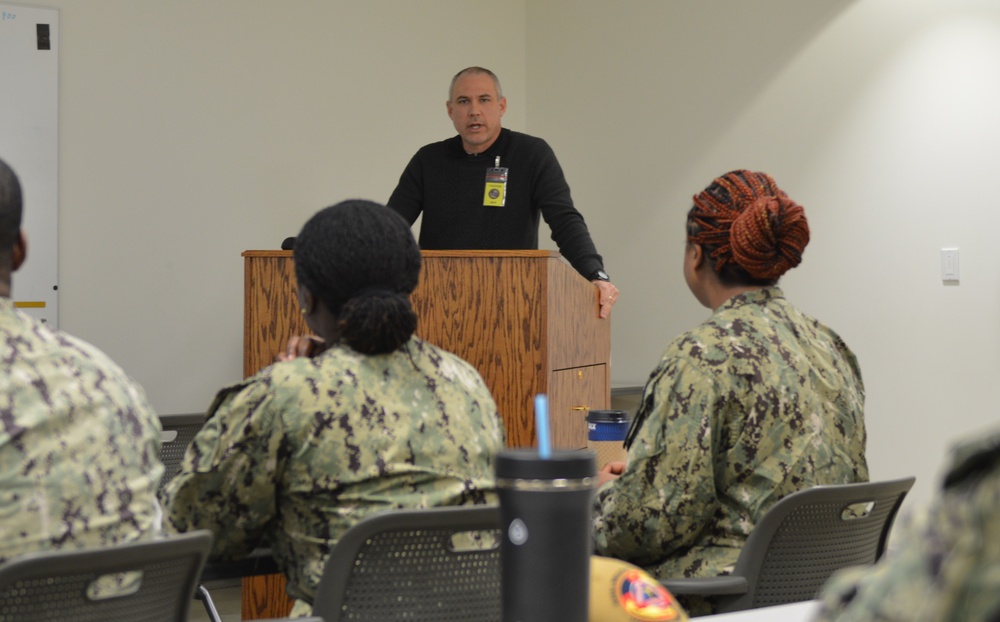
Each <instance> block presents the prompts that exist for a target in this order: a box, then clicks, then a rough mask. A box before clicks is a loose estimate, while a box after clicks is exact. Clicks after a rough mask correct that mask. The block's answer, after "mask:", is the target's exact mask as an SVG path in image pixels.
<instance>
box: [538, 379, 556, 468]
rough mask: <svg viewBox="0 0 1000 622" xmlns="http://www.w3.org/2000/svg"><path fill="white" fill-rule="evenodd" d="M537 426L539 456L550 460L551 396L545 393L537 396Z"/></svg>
mask: <svg viewBox="0 0 1000 622" xmlns="http://www.w3.org/2000/svg"><path fill="white" fill-rule="evenodd" d="M535 427H536V428H537V434H538V457H539V458H541V459H542V460H548V459H549V458H550V457H552V445H551V443H550V442H549V398H548V397H546V395H545V394H544V393H539V394H538V395H536V396H535Z"/></svg>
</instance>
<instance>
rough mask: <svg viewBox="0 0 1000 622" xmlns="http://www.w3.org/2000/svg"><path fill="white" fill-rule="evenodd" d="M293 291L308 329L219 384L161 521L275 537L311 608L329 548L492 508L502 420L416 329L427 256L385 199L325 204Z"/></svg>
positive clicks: (465, 369)
mask: <svg viewBox="0 0 1000 622" xmlns="http://www.w3.org/2000/svg"><path fill="white" fill-rule="evenodd" d="M294 261H295V275H296V278H297V280H298V300H299V303H300V306H301V309H302V313H303V314H304V316H305V320H306V324H307V325H308V326H309V328H310V330H312V331H313V332H314V333H315V334H316V335H317V336H318V338H314V337H303V338H298V337H294V338H292V339H290V340H289V344H288V349H287V351H286V352H284V353H282V354H281V355H280V357H279V361H278V362H277V363H275V364H273V365H271V366H270V367H268V368H266V369H264V370H262V371H260V372H259V373H257V374H256V375H254V376H252V377H250V378H247V379H246V380H244V381H243V382H240V383H238V384H236V385H233V386H231V387H228V388H225V389H222V390H221V391H220V392H219V394H218V395H217V397H216V398H215V401H214V402H213V403H212V405H211V407H210V408H209V412H208V419H207V421H206V423H205V427H204V429H203V430H202V431H201V432H200V433H199V434H198V435H197V436H196V437H195V439H194V440H193V441H192V443H191V446H190V447H189V448H188V450H187V453H186V455H185V457H184V461H183V463H182V466H181V469H180V472H179V473H178V475H177V476H176V477H175V478H174V479H173V480H172V481H171V482H170V483H169V484H167V486H166V489H165V491H164V498H165V501H166V505H167V507H168V512H167V515H168V518H169V526H170V527H171V528H172V529H174V530H177V531H190V530H194V529H210V530H211V531H212V532H213V533H214V534H215V545H214V547H213V554H215V555H218V556H222V557H224V558H230V559H234V558H239V557H242V556H245V555H246V554H247V553H249V552H250V551H252V550H253V549H254V548H255V547H257V546H258V545H266V546H269V547H270V548H271V551H272V552H273V555H274V558H275V560H276V561H277V563H278V566H279V567H280V568H281V569H282V572H284V574H285V575H286V577H287V578H288V593H289V594H290V595H291V596H292V597H293V598H295V599H296V603H295V605H294V608H293V610H292V614H293V615H296V616H297V615H304V614H307V613H309V612H311V609H312V601H313V597H314V596H315V593H316V587H317V585H318V584H319V580H320V578H321V577H322V574H323V568H324V566H325V565H326V560H327V557H328V556H329V554H330V550H331V548H332V547H333V545H334V544H335V543H336V542H337V540H338V539H339V538H340V537H341V535H342V534H343V533H344V532H345V531H346V530H347V529H348V528H350V527H351V526H352V525H354V524H355V523H357V522H358V521H360V520H361V519H362V518H364V517H366V516H368V515H371V514H373V513H375V512H379V511H383V510H392V509H398V508H428V507H435V506H451V505H468V504H484V503H490V504H496V503H497V501H498V500H497V496H496V492H495V476H494V464H495V458H496V455H497V453H498V452H499V451H500V449H501V448H502V447H503V446H504V428H503V423H502V422H501V420H500V418H499V416H498V414H497V410H496V405H495V403H494V401H493V398H492V396H491V395H490V392H489V390H488V389H487V387H486V385H485V384H484V382H483V380H482V378H481V377H480V375H479V373H478V372H477V371H476V370H475V369H474V368H473V367H472V366H471V365H470V364H468V363H467V362H465V361H463V360H462V359H460V358H459V357H457V356H455V355H454V354H451V353H450V352H446V351H444V350H441V349H440V348H437V347H435V346H433V345H431V344H429V343H427V342H425V341H423V340H421V339H419V338H418V337H416V336H415V335H414V330H415V329H416V326H417V316H416V314H415V312H414V310H413V307H412V306H411V304H410V300H409V294H410V293H411V292H412V291H413V290H414V288H416V286H417V281H418V278H419V276H420V265H421V255H420V250H419V249H418V248H417V244H416V241H415V240H414V239H413V235H412V233H411V232H410V229H409V226H408V225H407V224H406V223H405V222H404V221H403V219H402V218H400V217H399V215H397V214H396V213H394V212H393V211H392V210H389V209H387V208H386V207H384V206H382V205H379V204H377V203H373V202H370V201H361V200H352V201H344V202H342V203H338V204H337V205H334V206H332V207H328V208H326V209H324V210H321V211H320V212H318V213H317V214H316V215H314V216H313V217H312V218H310V219H309V221H308V222H306V224H305V226H304V227H303V228H302V231H301V233H300V234H299V235H298V236H297V237H296V243H295V254H294Z"/></svg>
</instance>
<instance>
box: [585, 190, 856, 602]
mask: <svg viewBox="0 0 1000 622" xmlns="http://www.w3.org/2000/svg"><path fill="white" fill-rule="evenodd" d="M808 242H809V225H808V222H807V221H806V216H805V211H804V210H803V208H802V207H801V206H800V205H798V204H797V203H795V202H794V201H792V200H791V199H790V198H789V197H788V196H787V195H786V194H785V192H783V191H782V190H781V189H780V188H778V186H777V185H776V184H775V182H774V180H773V179H772V178H771V177H770V176H768V175H766V174H764V173H756V172H750V171H745V170H740V171H733V172H730V173H728V174H726V175H723V176H722V177H719V178H717V179H716V180H715V181H714V182H712V184H711V185H710V186H709V187H708V188H706V189H705V190H704V191H703V192H701V193H700V194H698V195H697V196H695V197H694V206H693V207H692V208H691V210H690V211H689V213H688V216H687V245H686V247H685V252H684V277H685V280H686V281H687V284H688V287H689V288H690V290H691V292H692V293H693V294H694V296H695V298H697V299H698V301H699V302H700V303H701V304H702V305H704V306H706V307H708V308H709V309H712V315H711V317H709V319H708V320H706V321H705V322H704V323H703V324H701V325H700V326H698V327H696V328H694V329H692V330H690V331H688V332H686V333H684V334H682V335H680V336H679V337H678V338H677V339H675V340H674V342H673V343H672V344H671V345H670V346H669V347H668V348H667V350H666V352H665V353H664V355H663V357H662V359H661V360H660V362H659V364H658V365H657V366H656V368H655V369H654V370H653V372H652V373H651V374H650V377H649V380H648V381H647V383H646V386H645V388H644V390H643V395H642V401H641V404H640V406H639V408H638V411H637V413H636V416H635V418H634V419H633V422H632V425H631V428H630V430H629V433H628V436H627V437H626V440H625V444H626V447H627V448H628V454H627V459H626V462H625V463H620V462H619V463H612V464H610V465H608V466H606V467H605V468H604V469H603V470H602V472H601V473H600V474H599V479H600V480H601V483H602V486H601V487H600V488H599V489H598V492H597V495H596V500H595V514H594V539H595V546H596V552H597V554H599V555H606V556H609V557H617V558H619V559H623V560H626V561H629V562H632V563H634V564H636V565H638V566H641V567H643V568H645V569H646V570H647V571H648V572H650V574H652V575H653V576H655V577H658V578H661V579H665V578H670V577H701V576H716V575H721V574H726V573H727V572H729V571H731V570H732V567H733V564H734V563H735V561H736V558H737V557H738V556H739V554H740V550H741V549H742V548H743V545H744V543H745V542H746V539H747V537H748V536H749V535H750V532H751V531H753V528H754V525H756V524H757V522H758V521H759V520H760V518H761V517H762V516H763V515H764V514H765V513H766V512H767V511H768V509H770V508H771V507H772V506H773V505H774V504H775V503H776V502H777V501H778V500H779V499H781V498H782V497H784V496H786V495H788V494H790V493H792V492H795V491H797V490H800V489H803V488H808V487H811V486H816V485H819V484H848V483H853V482H864V481H867V480H868V467H867V463H866V460H865V442H866V435H865V424H864V415H863V411H864V397H865V393H864V385H863V383H862V379H861V370H860V368H859V366H858V362H857V360H856V358H855V356H854V354H853V353H852V352H851V350H850V349H849V348H848V347H847V345H846V344H845V343H844V341H843V340H842V339H841V338H840V337H839V336H838V335H837V334H836V333H835V332H834V331H832V330H831V329H829V328H828V327H826V326H824V325H823V324H822V323H820V322H819V321H817V320H815V319H813V318H811V317H809V316H808V315H806V314H804V313H803V312H802V311H800V310H799V309H797V308H796V307H795V306H794V305H792V304H791V303H790V302H789V301H788V300H787V299H786V298H785V295H784V293H783V292H782V290H781V289H780V288H779V287H778V286H777V282H778V279H779V278H780V277H781V276H782V275H783V274H784V273H785V272H787V271H788V270H790V269H791V268H793V267H795V266H797V265H798V264H799V262H800V261H801V259H802V252H803V250H804V249H805V247H806V244H807V243H808ZM681 600H682V602H683V603H684V605H685V608H686V609H687V610H688V612H689V613H693V614H700V613H705V612H706V610H705V608H704V607H706V606H708V605H707V604H704V603H702V604H699V603H695V602H689V601H690V599H683V598H682V599H681Z"/></svg>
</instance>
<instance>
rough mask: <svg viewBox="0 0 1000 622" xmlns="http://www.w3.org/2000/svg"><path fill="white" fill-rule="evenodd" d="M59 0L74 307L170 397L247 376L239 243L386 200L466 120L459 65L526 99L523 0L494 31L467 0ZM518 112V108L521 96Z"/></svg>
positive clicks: (167, 405)
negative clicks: (349, 205) (494, 76)
mask: <svg viewBox="0 0 1000 622" xmlns="http://www.w3.org/2000/svg"><path fill="white" fill-rule="evenodd" d="M45 5H46V6H51V7H55V8H58V9H59V10H60V26H61V54H60V63H61V66H60V72H61V73H60V169H59V173H60V186H61V187H60V190H61V192H60V217H61V220H60V252H61V255H60V261H59V268H60V282H61V287H60V294H61V299H60V302H61V305H62V313H61V315H60V326H61V328H63V329H64V330H66V331H68V332H70V333H74V334H77V335H79V336H81V337H83V338H85V339H88V340H90V341H92V342H93V343H95V344H97V345H98V346H99V347H101V348H103V349H104V350H105V351H107V352H108V353H109V354H110V355H111V356H112V357H113V358H114V359H115V360H117V361H118V362H119V363H120V364H121V365H122V366H123V367H124V368H125V369H127V370H128V371H129V372H130V373H131V374H133V375H134V376H135V378H136V379H137V380H138V381H139V382H141V383H142V384H143V386H144V387H145V388H146V390H147V392H148V393H149V395H150V397H151V399H152V402H153V404H154V406H155V407H156V408H157V410H158V411H159V412H162V413H170V412H190V411H199V410H204V409H205V408H206V407H207V406H208V404H209V402H210V401H211V398H212V396H213V395H214V394H215V391H216V390H217V389H218V388H220V387H221V386H223V385H224V384H228V383H231V382H235V381H237V380H239V379H240V378H241V377H242V339H243V332H242V331H243V329H242V321H243V319H242V318H243V315H242V314H243V306H242V305H243V260H242V258H241V257H240V253H241V252H243V251H244V250H247V249H273V248H278V246H279V244H280V243H281V241H282V240H283V239H284V238H285V237H286V236H289V235H294V234H296V233H297V232H298V230H299V228H300V227H301V226H302V224H303V223H304V222H305V220H306V219H307V218H308V217H309V216H310V215H312V214H313V213H314V212H315V211H317V210H319V209H321V208H323V207H325V206H327V205H330V204H332V203H334V202H336V201H339V200H342V199H345V198H351V197H364V198H372V199H375V200H379V201H386V200H387V199H388V198H389V194H390V193H391V192H392V189H393V188H394V187H395V184H396V181H397V180H398V178H399V175H400V173H401V172H402V170H403V167H404V166H405V165H406V163H407V161H408V160H409V158H410V156H412V155H413V153H414V152H415V151H416V149H417V147H419V146H420V145H423V144H425V143H427V142H430V141H432V140H440V139H442V138H445V137H447V136H449V135H451V134H453V132H454V130H453V128H452V126H451V122H450V121H449V120H448V117H447V115H446V112H445V105H444V103H445V100H446V99H447V93H448V83H449V81H450V79H451V76H452V75H453V74H454V73H455V72H456V71H458V70H459V69H461V68H462V67H465V66H467V65H472V64H483V65H486V66H490V67H493V68H495V70H496V71H498V72H500V74H501V75H502V76H503V77H504V82H505V84H504V86H505V89H506V91H507V92H508V93H509V95H510V97H511V99H512V100H513V101H518V102H522V101H524V100H525V78H524V75H525V56H524V54H525V40H524V6H523V3H520V2H512V3H505V5H504V10H503V11H500V12H497V14H495V15H492V16H491V17H490V18H489V19H490V29H489V33H488V36H487V35H486V34H484V31H483V28H482V23H483V16H482V12H481V11H474V10H470V8H471V7H470V6H469V4H468V3H466V2H461V1H458V0H435V2H429V3H423V2H420V3H414V2H408V1H405V0H398V1H381V0H380V1H375V2H367V1H364V0H357V1H350V2H344V1H338V2H326V1H318V0H316V1H312V0H310V1H307V0H296V1H294V2H261V1H256V0H255V1H249V2H245V1H242V0H211V1H208V2H203V1H201V0H171V1H170V2H155V1H138V0H87V1H86V2H81V1H79V0H47V1H46V2H45ZM508 117H509V118H510V119H511V121H512V122H513V123H518V124H521V125H523V123H524V108H523V106H512V107H511V110H510V112H509V114H508ZM27 209H31V205H30V203H29V204H28V205H27ZM14 287H15V289H16V287H17V281H16V276H15V282H14Z"/></svg>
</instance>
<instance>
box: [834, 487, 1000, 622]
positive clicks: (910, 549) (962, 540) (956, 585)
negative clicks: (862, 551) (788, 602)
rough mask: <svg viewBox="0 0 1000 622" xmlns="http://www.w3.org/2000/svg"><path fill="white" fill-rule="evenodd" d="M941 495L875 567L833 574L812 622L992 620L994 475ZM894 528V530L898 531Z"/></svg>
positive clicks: (999, 607)
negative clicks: (814, 621) (814, 620)
mask: <svg viewBox="0 0 1000 622" xmlns="http://www.w3.org/2000/svg"><path fill="white" fill-rule="evenodd" d="M976 480H977V481H976V482H974V483H973V482H969V483H966V484H964V485H962V486H958V487H955V488H953V489H948V490H946V492H945V494H944V495H942V497H940V498H939V500H938V501H937V502H936V503H935V504H934V505H933V506H932V507H931V509H930V510H929V512H926V513H924V514H923V515H922V516H921V517H920V519H918V520H914V521H913V522H912V523H911V524H910V525H907V526H905V529H897V535H898V543H896V542H894V543H893V546H892V550H891V552H890V553H889V554H887V555H886V556H885V557H884V558H883V559H882V560H881V561H880V562H879V563H878V564H876V565H875V566H871V567H867V568H852V569H849V570H845V571H841V572H839V573H837V574H835V575H834V576H833V577H832V578H831V579H830V581H829V582H828V583H827V585H826V586H824V588H823V591H822V594H821V597H820V598H821V600H822V605H821V607H820V611H819V613H818V614H817V617H816V621H817V622H834V621H836V622H876V621H878V622H913V621H935V622H937V621H940V622H950V621H953V620H987V619H996V618H994V617H991V616H997V615H1000V565H998V563H997V562H998V560H1000V521H998V520H997V516H1000V469H995V470H994V471H993V473H992V474H990V475H988V476H986V477H983V478H976ZM901 527H902V526H901Z"/></svg>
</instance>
